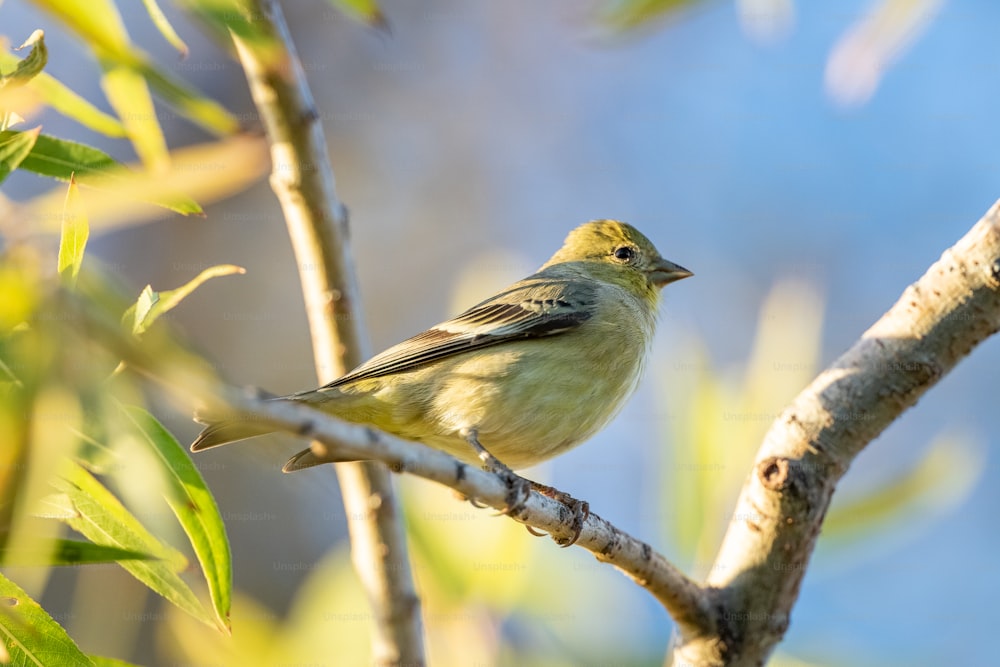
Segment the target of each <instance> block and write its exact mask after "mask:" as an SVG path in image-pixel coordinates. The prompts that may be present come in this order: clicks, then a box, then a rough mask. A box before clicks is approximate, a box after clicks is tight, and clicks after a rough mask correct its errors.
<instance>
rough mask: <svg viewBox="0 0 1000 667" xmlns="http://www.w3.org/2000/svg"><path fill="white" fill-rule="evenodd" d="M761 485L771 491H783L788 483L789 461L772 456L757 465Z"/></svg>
mask: <svg viewBox="0 0 1000 667" xmlns="http://www.w3.org/2000/svg"><path fill="white" fill-rule="evenodd" d="M757 475H758V476H759V477H760V483H761V484H763V485H764V488H765V489H768V490H770V491H781V490H782V489H783V488H784V487H785V484H786V483H787V482H788V459H786V458H783V457H778V456H771V457H768V458H766V459H764V460H763V461H761V462H760V463H759V464H758V465H757Z"/></svg>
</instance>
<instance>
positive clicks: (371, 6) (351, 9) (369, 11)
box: [329, 0, 389, 30]
mask: <svg viewBox="0 0 1000 667" xmlns="http://www.w3.org/2000/svg"><path fill="white" fill-rule="evenodd" d="M329 2H330V4H331V5H333V6H334V7H336V8H337V9H339V10H340V11H342V12H343V13H344V14H346V15H347V16H350V17H351V18H352V19H354V20H356V21H360V22H362V23H364V24H365V25H367V26H370V27H372V28H379V29H382V30H386V29H388V26H389V24H388V22H387V21H386V20H385V15H384V14H383V13H382V10H381V9H379V6H378V3H377V2H375V0H329Z"/></svg>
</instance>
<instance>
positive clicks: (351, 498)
mask: <svg viewBox="0 0 1000 667" xmlns="http://www.w3.org/2000/svg"><path fill="white" fill-rule="evenodd" d="M252 17H253V20H254V22H255V23H257V26H258V28H260V29H261V30H262V31H263V32H264V33H265V34H267V35H268V36H269V37H270V38H271V40H272V43H270V44H261V43H257V42H254V43H251V42H247V41H244V40H242V39H240V38H239V37H238V36H235V35H234V36H233V41H234V42H235V44H236V50H237V53H238V55H239V58H240V62H241V64H242V65H243V69H244V70H245V72H246V75H247V80H248V82H249V85H250V92H251V94H252V95H253V99H254V102H255V103H256V105H257V109H258V111H259V112H260V116H261V120H262V121H263V123H264V127H265V129H266V131H267V136H268V139H269V141H270V146H271V161H272V173H271V187H272V188H273V189H274V192H275V194H276V195H277V197H278V200H279V201H280V203H281V208H282V211H283V212H284V215H285V221H286V223H287V226H288V233H289V236H290V237H291V240H292V246H293V248H294V251H295V256H296V259H297V261H298V266H299V276H300V278H301V282H302V294H303V296H304V297H305V304H306V314H307V316H308V319H309V331H310V333H311V335H312V342H313V354H314V356H315V360H316V372H317V376H318V378H319V381H320V383H321V384H323V383H326V382H329V381H331V380H333V379H335V378H337V377H339V376H340V375H342V374H343V373H344V372H345V371H347V370H349V369H350V368H353V367H354V366H356V365H357V364H358V363H360V362H361V361H362V360H363V359H364V358H365V357H367V356H369V353H370V350H368V349H366V343H365V340H366V337H365V332H364V327H363V325H362V318H361V316H360V312H361V311H360V306H359V305H358V304H359V303H360V299H359V296H358V289H357V281H356V278H355V272H354V265H353V261H352V255H351V252H350V248H349V244H348V238H347V214H346V210H345V208H344V206H343V205H342V204H341V203H340V201H339V200H338V198H337V194H336V190H335V187H334V178H333V169H332V167H331V166H330V161H329V159H328V157H327V153H326V140H325V139H324V137H323V129H322V127H321V126H320V123H319V119H318V115H317V113H316V109H315V107H314V104H313V100H312V94H311V93H310V91H309V87H308V84H307V82H306V78H305V74H304V73H303V70H302V65H301V63H300V62H299V59H298V56H297V54H296V53H295V47H294V44H293V42H292V39H291V36H290V35H289V33H288V27H287V25H286V24H285V20H284V17H283V16H282V14H281V9H280V7H279V6H278V3H277V2H275V1H274V0H257V2H254V3H253V7H252ZM337 474H338V477H339V480H340V488H341V492H342V495H343V498H344V507H345V510H346V512H347V515H348V516H350V517H353V518H352V520H351V521H349V522H348V527H349V530H350V535H351V548H352V557H353V560H354V566H355V569H356V570H357V572H358V575H359V576H360V578H361V580H362V584H363V585H364V587H365V589H366V591H367V593H368V597H369V600H370V602H371V604H372V607H373V611H374V615H375V619H376V623H375V625H376V629H375V632H376V636H375V645H374V659H375V662H376V664H400V663H404V664H409V665H416V664H423V662H424V656H423V636H422V629H421V620H420V604H419V599H418V598H417V595H416V592H415V590H414V586H413V580H412V578H411V575H410V567H409V558H408V556H407V551H406V539H405V532H404V530H403V525H402V513H401V511H400V507H399V503H398V501H397V500H396V496H395V494H394V492H393V489H392V479H391V476H390V474H389V473H388V471H387V470H386V469H385V468H384V466H382V465H381V464H377V463H345V464H340V465H338V466H337Z"/></svg>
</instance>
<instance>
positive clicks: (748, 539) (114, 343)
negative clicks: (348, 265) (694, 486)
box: [60, 201, 1000, 667]
mask: <svg viewBox="0 0 1000 667" xmlns="http://www.w3.org/2000/svg"><path fill="white" fill-rule="evenodd" d="M63 297H64V299H65V301H66V303H65V306H64V307H62V308H60V311H61V312H66V313H70V314H72V313H75V314H76V317H78V318H79V319H80V322H81V326H83V327H85V328H87V329H89V330H91V335H92V337H93V338H94V339H95V340H99V341H102V342H103V343H104V344H105V345H107V346H108V347H109V349H111V350H112V351H113V352H115V353H116V354H117V355H119V356H120V357H121V358H123V359H124V360H125V361H126V362H127V363H128V364H129V366H130V367H131V368H133V369H135V370H137V371H140V372H143V373H145V374H147V375H148V376H150V377H151V378H153V379H155V380H156V381H158V382H160V383H162V384H163V385H164V386H165V387H166V388H168V389H169V390H170V391H171V392H172V393H173V394H174V395H175V396H177V397H178V398H180V399H181V400H183V401H185V402H189V401H191V400H192V399H197V400H201V401H203V402H205V403H207V404H208V405H209V407H210V410H211V411H212V412H213V413H217V412H219V409H220V408H223V409H224V406H225V405H228V406H229V408H230V409H234V410H236V411H237V414H234V415H232V416H233V418H236V417H241V418H245V419H254V420H257V421H259V422H261V423H262V425H265V426H268V427H270V428H273V429H276V430H284V431H288V432H291V433H294V434H297V435H299V436H303V437H309V438H312V439H314V440H316V441H317V443H318V444H316V445H314V447H313V453H314V454H315V455H317V457H319V456H323V455H324V449H325V450H326V454H325V456H329V457H331V458H337V457H342V458H368V459H376V460H380V461H383V462H385V463H388V464H389V465H390V466H391V467H392V468H393V470H394V471H396V472H407V473H411V474H414V475H418V476H421V477H425V478H427V479H430V480H434V481H436V482H439V483H441V484H444V485H447V486H450V487H451V488H453V489H455V490H457V491H459V492H461V493H462V494H464V495H465V496H467V497H469V498H474V499H476V500H478V501H480V502H483V503H486V504H487V505H489V506H491V507H494V508H496V509H500V510H503V509H506V508H508V506H509V505H511V503H512V499H511V498H509V494H510V490H509V489H508V488H507V487H506V485H505V484H504V483H503V482H502V481H501V480H500V479H499V478H498V477H496V476H494V475H492V474H490V473H486V472H483V471H481V470H479V469H477V468H475V467H471V466H468V465H466V464H464V463H462V462H460V461H458V460H456V459H454V458H452V457H451V456H449V455H448V454H445V453H443V452H441V451H438V450H435V449H432V448H429V447H426V446H424V445H421V444H419V443H411V442H403V441H400V440H397V439H394V438H392V437H390V436H387V435H384V434H379V433H376V432H374V431H372V430H370V429H367V428H365V427H362V426H358V425H355V424H348V423H346V422H341V421H339V420H337V419H335V418H333V417H331V416H328V415H326V414H324V413H322V412H319V411H316V410H312V409H310V408H308V407H307V406H304V405H299V404H296V403H294V402H284V401H270V400H265V399H263V398H262V397H260V396H259V395H257V394H254V395H251V396H248V395H247V392H239V391H236V390H234V389H232V388H230V387H226V386H223V385H220V384H219V383H218V381H217V380H215V379H214V378H213V376H212V374H211V372H210V370H208V369H206V368H205V367H204V364H203V363H202V362H200V361H199V360H198V359H197V358H193V357H192V356H191V355H190V354H188V353H187V352H185V351H184V350H183V349H182V348H180V347H178V346H177V344H176V343H174V342H172V341H171V339H170V337H169V336H165V335H163V334H161V335H160V336H159V337H158V336H157V331H156V330H155V329H154V330H151V331H148V332H146V334H145V335H144V337H143V341H142V343H141V344H137V343H136V341H135V339H134V338H133V337H132V336H131V335H129V334H128V332H126V331H124V330H122V328H121V326H120V325H119V323H118V321H117V319H114V318H110V317H108V316H101V317H98V316H97V315H96V314H95V313H94V312H93V311H92V310H88V309H87V308H86V307H85V305H84V304H82V303H79V302H78V300H76V299H75V295H74V294H73V293H70V292H67V293H65V294H64V295H63ZM998 330H1000V201H998V202H997V203H996V204H994V206H993V207H992V208H991V209H990V211H989V212H987V214H986V215H985V216H984V217H983V218H982V220H980V221H979V222H978V223H977V224H976V225H975V226H974V227H973V228H972V230H971V231H970V232H969V233H968V234H966V235H965V237H963V238H962V239H961V240H960V241H959V242H958V243H957V244H955V246H953V247H952V248H951V249H949V250H947V251H945V253H944V254H943V255H942V257H941V259H940V260H938V261H937V262H936V263H935V264H934V265H933V266H931V268H930V269H929V270H928V271H927V273H926V274H925V275H924V276H923V277H922V278H920V280H919V281H917V282H916V283H914V284H913V285H911V286H910V287H908V288H907V289H906V290H905V291H904V293H903V295H902V297H901V298H900V299H899V301H898V302H897V303H896V304H895V305H894V306H893V307H892V308H891V309H890V310H889V312H887V313H886V314H885V315H884V316H883V317H882V318H881V319H880V320H879V321H878V322H877V323H876V324H875V325H874V326H872V327H871V328H870V329H869V330H868V331H867V332H865V334H864V335H863V336H862V337H861V339H860V340H859V341H858V342H857V343H855V345H854V346H853V347H852V348H851V349H850V350H848V351H847V352H846V353H845V354H844V355H843V356H841V357H840V358H839V359H837V360H836V361H835V362H834V363H833V364H832V365H831V366H830V367H829V368H828V369H827V370H825V371H823V373H821V374H820V375H819V377H817V378H816V380H814V381H813V382H812V384H810V385H809V387H807V388H806V389H805V390H803V392H802V393H801V394H800V395H799V396H798V397H797V398H796V399H795V400H794V401H793V403H792V404H791V405H790V407H788V408H787V409H786V410H785V411H784V412H783V413H782V414H781V416H779V417H778V419H777V420H776V421H775V422H774V424H773V425H772V426H771V428H770V430H769V431H768V433H767V435H766V436H765V438H764V443H763V445H762V446H761V448H760V450H759V452H758V454H757V458H756V461H755V463H754V466H753V468H752V469H751V472H750V475H749V477H748V479H747V481H746V483H745V485H744V488H743V490H742V492H741V495H740V498H739V500H738V502H737V506H736V510H735V514H736V515H737V516H738V517H739V519H738V520H737V519H736V518H735V517H734V520H733V521H732V522H731V523H730V527H729V531H728V532H727V533H726V536H725V538H724V540H723V544H722V547H721V549H720V551H719V554H718V556H717V558H716V562H715V565H714V566H713V567H712V570H711V574H710V575H709V577H708V580H707V582H706V583H705V584H704V585H699V584H698V583H696V582H694V581H692V580H690V579H689V578H687V577H686V576H685V575H684V574H683V573H682V572H680V571H679V570H678V569H677V568H675V567H674V566H673V565H671V564H670V563H669V562H667V560H666V559H665V558H664V557H663V556H661V555H660V554H658V553H656V552H654V551H653V549H652V548H651V547H650V546H649V545H648V544H645V543H643V542H641V541H639V540H637V539H635V538H633V537H631V536H630V535H628V534H626V533H624V532H622V531H620V530H618V529H617V528H615V527H614V526H612V525H611V524H610V523H608V522H607V521H605V520H604V519H602V518H600V517H599V516H597V515H594V514H591V515H590V516H589V517H588V519H587V520H586V521H585V523H584V525H583V528H582V530H581V532H580V537H579V540H578V541H577V542H576V544H577V545H578V546H580V547H583V548H586V549H588V550H589V551H591V552H592V553H594V555H595V556H597V558H598V559H599V560H602V561H605V562H608V563H611V564H612V565H614V566H616V567H617V568H619V569H620V570H622V571H623V572H624V573H625V574H627V575H628V576H630V577H631V578H632V579H633V580H635V581H636V582H637V583H638V584H640V585H641V586H643V587H644V588H646V589H647V590H649V591H650V592H651V593H652V594H653V596H654V597H656V599H657V600H659V601H660V603H661V604H663V606H664V607H665V608H666V609H667V611H668V612H669V613H670V614H671V616H673V617H674V619H675V620H676V621H677V624H678V630H679V633H678V636H677V637H676V638H675V641H674V645H673V647H672V649H671V650H672V659H673V664H678V665H691V666H699V667H718V666H720V665H762V664H764V662H765V661H766V660H767V658H768V656H769V655H770V653H771V651H772V650H773V648H774V646H775V645H776V644H777V643H778V642H779V641H780V640H781V638H782V637H783V636H784V633H785V631H786V630H787V628H788V623H789V618H790V615H791V609H792V606H793V605H794V603H795V600H796V598H797V596H798V590H799V586H800V584H801V582H802V577H803V575H804V573H805V569H806V567H807V565H808V561H809V557H810V555H811V554H812V551H813V548H814V546H815V543H816V538H817V537H818V535H819V532H820V528H821V525H822V521H823V518H824V517H825V515H826V510H827V507H828V505H829V502H830V499H831V497H832V495H833V491H834V488H835V486H836V484H837V482H838V481H839V480H840V478H841V477H842V476H843V475H844V473H845V472H846V471H847V468H848V466H849V465H850V463H851V461H852V460H853V459H854V457H855V456H857V455H858V453H860V451H861V450H862V449H863V448H864V447H865V446H866V445H867V443H869V442H871V440H873V439H874V438H875V437H876V436H877V435H878V434H879V433H881V432H882V430H883V429H885V428H886V427H887V426H888V425H889V424H890V423H891V422H892V421H893V420H895V419H896V418H897V417H899V415H900V414H901V413H902V412H903V411H904V410H906V408H908V407H910V406H911V405H913V404H914V403H916V401H917V399H918V398H919V397H920V396H922V395H923V393H924V392H925V391H927V389H929V388H930V387H931V386H933V385H934V384H935V383H936V382H937V381H939V380H940V379H941V378H942V377H944V375H945V374H946V373H947V372H948V371H950V370H951V369H952V368H953V367H954V366H955V365H956V364H957V363H958V361H959V360H961V359H962V358H963V357H964V356H966V355H967V354H968V353H969V352H970V351H971V350H972V349H973V348H974V347H975V346H976V345H977V344H979V343H980V342H982V341H983V340H985V339H986V338H988V337H989V336H991V335H992V334H994V333H996V332H997V331H998ZM258 393H259V392H258ZM513 505H514V507H513V509H512V510H511V511H510V512H509V514H510V516H511V517H512V518H513V519H515V520H516V521H519V522H521V523H524V524H526V525H530V526H533V527H535V528H539V529H541V530H545V531H547V532H548V533H549V534H550V535H551V536H552V537H553V539H554V540H555V541H556V542H557V543H561V544H566V543H567V542H568V541H569V540H570V539H571V538H572V535H573V534H574V517H573V516H572V513H571V512H570V511H569V510H568V508H566V507H565V506H564V505H562V504H561V503H559V502H556V501H554V500H551V499H549V498H546V497H543V496H541V495H539V494H537V493H532V494H531V495H530V497H528V498H527V499H526V500H524V501H523V502H514V503H513Z"/></svg>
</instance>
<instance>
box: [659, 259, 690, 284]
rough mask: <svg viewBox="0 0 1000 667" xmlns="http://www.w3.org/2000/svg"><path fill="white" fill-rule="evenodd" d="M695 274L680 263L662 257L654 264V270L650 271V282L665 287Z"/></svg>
mask: <svg viewBox="0 0 1000 667" xmlns="http://www.w3.org/2000/svg"><path fill="white" fill-rule="evenodd" d="M693 275H694V274H693V273H691V272H690V271H688V270H687V269H685V268H684V267H683V266H681V265H680V264H674V263H673V262H670V261H667V260H665V259H663V258H662V257H661V258H660V259H659V260H658V261H657V262H656V264H654V265H653V270H652V271H650V272H649V282H651V283H653V284H654V285H656V286H657V287H663V286H664V285H668V284H670V283H673V282H677V281H678V280H683V279H684V278H690V277H691V276H693Z"/></svg>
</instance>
